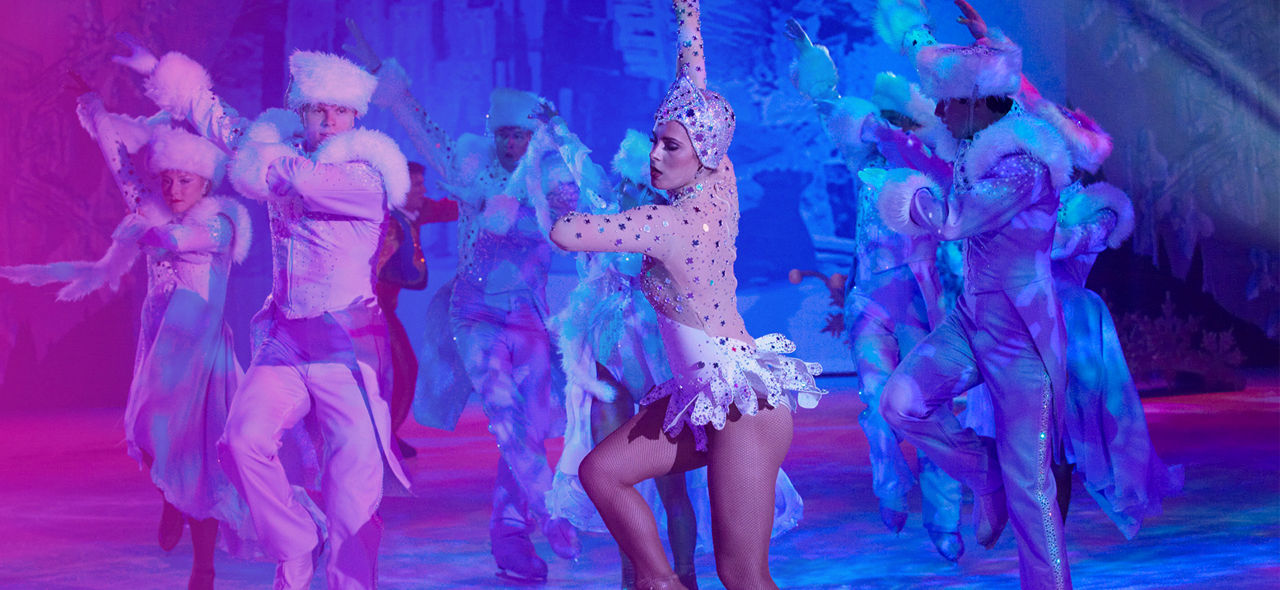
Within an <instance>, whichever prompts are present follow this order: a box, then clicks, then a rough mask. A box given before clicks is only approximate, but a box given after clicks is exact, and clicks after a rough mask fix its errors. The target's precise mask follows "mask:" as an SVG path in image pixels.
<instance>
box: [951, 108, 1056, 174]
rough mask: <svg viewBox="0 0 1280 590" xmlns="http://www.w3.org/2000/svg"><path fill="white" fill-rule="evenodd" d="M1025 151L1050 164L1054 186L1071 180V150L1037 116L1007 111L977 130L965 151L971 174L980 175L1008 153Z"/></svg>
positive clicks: (1047, 164)
mask: <svg viewBox="0 0 1280 590" xmlns="http://www.w3.org/2000/svg"><path fill="white" fill-rule="evenodd" d="M1018 153H1025V154H1028V155H1030V156H1031V157H1033V158H1035V159H1037V160H1039V161H1040V162H1042V163H1043V164H1044V165H1045V166H1046V167H1048V168H1049V177H1050V179H1051V181H1052V182H1053V188H1054V190H1062V188H1063V187H1065V186H1067V184H1069V183H1070V182H1071V154H1070V152H1068V151H1067V145H1066V143H1065V142H1064V141H1063V140H1062V136H1060V135H1058V132H1057V131H1054V129H1053V127H1050V126H1049V124H1048V123H1045V122H1044V121H1041V120H1039V119H1037V118H1035V117H1030V116H1024V115H1014V114H1010V115H1006V116H1005V117H1004V118H1003V119H1000V120H999V121H997V122H995V123H994V124H993V125H991V126H990V127H987V128H986V129H984V130H982V131H980V132H978V134H977V136H976V137H974V139H973V145H972V146H971V147H970V148H969V151H968V152H967V153H966V154H965V159H966V167H967V169H968V171H969V178H974V179H976V178H981V177H982V176H983V175H984V174H986V172H987V170H989V169H991V167H992V166H995V165H996V164H997V163H999V162H1000V160H1002V159H1004V157H1005V156H1011V155H1014V154H1018Z"/></svg>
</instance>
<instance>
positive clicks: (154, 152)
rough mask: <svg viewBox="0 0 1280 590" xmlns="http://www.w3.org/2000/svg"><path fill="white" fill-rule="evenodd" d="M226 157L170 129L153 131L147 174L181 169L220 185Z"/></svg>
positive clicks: (199, 139) (202, 141) (194, 137)
mask: <svg viewBox="0 0 1280 590" xmlns="http://www.w3.org/2000/svg"><path fill="white" fill-rule="evenodd" d="M226 162H227V155H226V154H225V153H224V152H223V151H222V150H220V149H218V146H215V145H213V144H212V143H210V142H209V140H207V139H205V138H203V137H199V136H197V135H192V134H190V133H187V132H186V131H183V130H181V129H174V128H171V127H157V128H155V130H154V132H153V134H152V139H151V172H153V173H155V174H159V173H161V172H164V171H165V170H181V171H183V172H190V173H192V174H195V175H196V176H200V177H202V178H207V179H209V180H210V181H212V182H213V185H214V186H217V185H218V183H220V182H222V173H223V172H225V171H226V165H225V164H226Z"/></svg>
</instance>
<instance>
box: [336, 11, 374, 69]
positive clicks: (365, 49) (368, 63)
mask: <svg viewBox="0 0 1280 590" xmlns="http://www.w3.org/2000/svg"><path fill="white" fill-rule="evenodd" d="M347 30H348V31H351V38H350V39H348V40H347V42H346V43H343V44H342V49H344V50H346V52H347V53H350V54H351V57H354V58H356V59H357V60H360V63H361V64H363V65H364V69H366V70H369V72H370V73H373V74H376V73H378V70H380V69H382V58H381V57H378V54H377V53H376V52H375V51H374V50H373V48H372V47H370V46H369V41H368V40H367V39H365V38H364V33H362V32H361V31H360V27H359V26H358V25H356V21H355V20H353V19H350V18H348V19H347Z"/></svg>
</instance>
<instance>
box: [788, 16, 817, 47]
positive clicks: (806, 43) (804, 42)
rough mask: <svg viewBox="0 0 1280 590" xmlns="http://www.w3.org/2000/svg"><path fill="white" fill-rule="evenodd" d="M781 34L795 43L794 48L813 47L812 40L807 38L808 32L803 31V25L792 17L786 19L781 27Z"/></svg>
mask: <svg viewBox="0 0 1280 590" xmlns="http://www.w3.org/2000/svg"><path fill="white" fill-rule="evenodd" d="M782 34H783V35H786V37H787V38H788V39H790V40H791V42H792V43H795V44H796V49H799V50H800V51H804V50H806V49H808V48H810V47H813V41H812V40H810V39H809V33H806V32H805V30H804V25H802V24H800V21H798V20H796V19H794V18H789V19H787V23H786V25H785V26H783V27H782Z"/></svg>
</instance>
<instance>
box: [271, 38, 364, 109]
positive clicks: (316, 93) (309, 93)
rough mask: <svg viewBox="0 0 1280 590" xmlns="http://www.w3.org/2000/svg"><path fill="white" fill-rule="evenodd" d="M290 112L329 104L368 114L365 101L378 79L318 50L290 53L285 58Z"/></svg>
mask: <svg viewBox="0 0 1280 590" xmlns="http://www.w3.org/2000/svg"><path fill="white" fill-rule="evenodd" d="M289 76H290V77H291V80H290V82H289V96H288V104H289V108H291V109H298V108H301V107H303V106H305V105H309V104H331V105H336V106H343V107H350V108H353V109H355V111H356V114H357V115H364V114H365V113H367V112H369V100H370V99H372V98H373V91H374V90H375V89H377V87H378V78H377V77H375V76H374V75H373V74H370V73H369V72H366V71H364V68H361V67H360V66H358V65H356V64H355V63H354V62H352V61H351V60H348V59H346V58H344V57H341V56H337V55H333V54H332V53H324V52H320V51H301V50H299V51H294V52H293V55H291V56H289Z"/></svg>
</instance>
